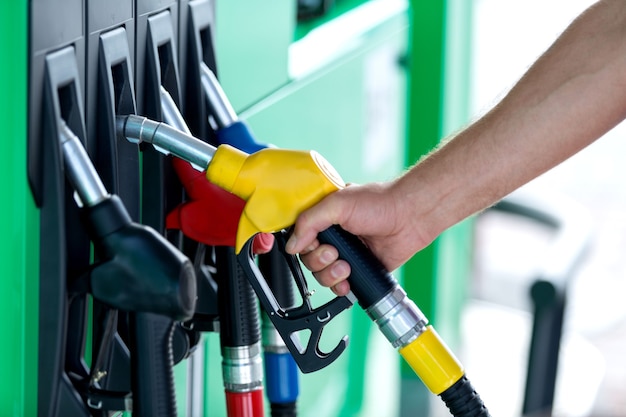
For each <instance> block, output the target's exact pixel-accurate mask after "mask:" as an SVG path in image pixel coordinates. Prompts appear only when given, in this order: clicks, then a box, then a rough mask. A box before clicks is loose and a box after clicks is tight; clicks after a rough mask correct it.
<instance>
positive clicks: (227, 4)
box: [215, 0, 296, 111]
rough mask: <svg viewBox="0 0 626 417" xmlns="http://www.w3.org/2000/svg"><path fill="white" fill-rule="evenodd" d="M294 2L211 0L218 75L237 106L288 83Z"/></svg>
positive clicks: (249, 102) (242, 106) (245, 105)
mask: <svg viewBox="0 0 626 417" xmlns="http://www.w3.org/2000/svg"><path fill="white" fill-rule="evenodd" d="M295 6H296V2H295V1H261V0H238V1H216V2H215V17H216V25H215V53H216V55H217V56H216V59H217V63H218V64H217V66H218V68H217V69H218V75H219V78H220V83H221V85H222V87H223V88H224V91H225V92H226V94H227V95H228V98H229V100H230V101H231V103H232V105H233V107H234V108H235V110H237V111H241V110H242V109H244V108H246V107H248V106H250V105H251V104H252V103H254V102H256V101H257V100H259V99H260V98H261V97H264V96H266V95H267V94H269V93H271V92H273V91H275V90H276V89H278V88H279V87H281V86H282V85H285V84H286V83H287V81H288V77H287V60H288V57H287V52H288V48H289V45H290V43H291V41H292V39H293V33H294V27H295V19H296V10H295Z"/></svg>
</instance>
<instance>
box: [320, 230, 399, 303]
mask: <svg viewBox="0 0 626 417" xmlns="http://www.w3.org/2000/svg"><path fill="white" fill-rule="evenodd" d="M318 240H319V241H320V243H328V244H330V245H332V246H334V247H335V248H337V251H338V252H339V258H340V259H343V260H345V261H347V262H348V263H349V264H350V268H351V270H352V273H351V274H350V277H349V278H348V282H350V288H351V289H352V292H353V293H354V295H355V296H356V299H357V300H358V302H359V305H360V306H361V307H362V308H363V309H365V310H367V309H368V308H370V307H371V306H372V305H374V304H376V303H377V302H378V301H380V300H381V299H382V298H383V297H384V296H385V295H386V294H387V293H389V292H390V291H391V290H392V289H393V288H394V287H395V286H397V285H398V283H397V281H396V279H395V278H394V277H393V275H391V274H390V273H389V272H388V271H387V270H386V269H385V267H384V266H383V265H382V263H381V262H380V261H379V260H378V259H377V258H376V257H375V256H374V255H373V254H372V253H371V252H370V251H369V249H367V247H366V246H365V245H364V244H363V242H361V240H360V239H359V238H358V237H357V236H355V235H353V234H351V233H348V232H346V231H345V230H343V229H342V228H341V227H339V226H331V227H329V228H328V229H326V230H324V231H323V232H321V233H320V234H319V235H318Z"/></svg>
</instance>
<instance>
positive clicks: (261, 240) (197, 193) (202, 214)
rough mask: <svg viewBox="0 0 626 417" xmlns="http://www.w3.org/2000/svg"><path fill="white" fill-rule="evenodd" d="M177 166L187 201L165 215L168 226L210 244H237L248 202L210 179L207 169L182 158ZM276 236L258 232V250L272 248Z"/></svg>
mask: <svg viewBox="0 0 626 417" xmlns="http://www.w3.org/2000/svg"><path fill="white" fill-rule="evenodd" d="M173 165H174V169H175V170H176V173H177V174H178V178H179V179H180V181H181V183H182V184H183V186H184V187H185V190H186V192H187V201H185V202H184V203H182V204H180V205H179V206H178V207H176V208H175V209H174V210H172V211H171V212H170V213H169V214H168V215H167V218H166V219H165V227H166V228H167V229H179V230H181V231H182V232H183V234H185V236H187V237H189V238H191V239H193V240H195V241H197V242H200V243H204V244H205V245H210V246H232V247H234V246H235V238H236V236H237V226H238V224H239V218H240V217H241V213H242V211H243V209H244V206H245V204H246V202H245V201H244V200H242V199H241V198H239V197H237V196H236V195H234V194H231V193H229V192H227V191H225V190H223V189H221V188H219V187H218V186H216V185H214V184H212V183H210V182H209V181H207V178H206V172H200V171H198V170H196V169H194V168H193V167H192V166H191V164H189V163H188V162H186V161H183V160H182V159H179V158H174V159H173ZM273 244H274V236H273V235H272V234H269V233H260V234H257V235H256V236H255V238H254V243H253V251H254V253H257V254H258V253H266V252H269V251H270V249H271V248H272V246H273Z"/></svg>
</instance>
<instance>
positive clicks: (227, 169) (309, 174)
mask: <svg viewBox="0 0 626 417" xmlns="http://www.w3.org/2000/svg"><path fill="white" fill-rule="evenodd" d="M206 175H207V179H208V180H209V181H210V182H212V183H214V184H215V185H217V186H219V187H221V188H223V189H225V190H226V191H229V192H231V193H233V194H235V195H237V196H238V197H240V198H241V199H243V200H245V201H246V205H245V207H244V210H243V213H242V215H241V218H240V220H239V227H238V229H237V238H236V243H235V249H236V252H237V253H239V252H240V251H241V249H242V247H243V245H244V244H245V243H246V241H248V239H250V238H251V237H252V236H254V235H255V234H256V233H261V232H263V233H272V232H276V231H279V230H282V229H284V228H286V227H288V226H291V225H293V224H294V223H295V221H296V218H297V217H298V215H299V214H300V213H301V212H302V211H304V210H306V209H307V208H309V207H311V206H313V205H314V204H315V203H317V202H319V201H320V200H321V199H322V198H324V197H325V196H326V195H328V194H330V193H332V192H334V191H337V190H338V189H340V188H343V187H344V186H345V184H344V182H343V180H342V179H341V177H340V176H339V174H338V173H337V171H335V169H334V168H333V167H332V166H331V165H330V164H329V163H328V162H327V161H326V160H325V159H324V158H323V157H322V156H321V155H320V154H318V153H317V152H315V151H297V150H289V149H275V148H266V149H262V150H260V151H258V152H255V153H253V154H251V155H248V154H246V153H245V152H242V151H240V150H238V149H236V148H234V147H232V146H229V145H221V146H219V147H218V148H217V151H216V152H215V155H214V156H213V160H212V161H211V163H210V164H209V166H208V168H207V174H206Z"/></svg>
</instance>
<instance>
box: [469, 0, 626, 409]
mask: <svg viewBox="0 0 626 417" xmlns="http://www.w3.org/2000/svg"><path fill="white" fill-rule="evenodd" d="M592 3H593V2H592V1H551V2H541V1H532V0H531V1H524V2H520V1H507V0H504V1H497V0H479V1H475V2H473V4H474V6H475V9H474V14H473V16H474V18H473V24H472V28H473V29H472V33H473V38H472V39H473V41H472V45H473V48H472V77H471V79H472V82H471V94H470V96H471V112H472V114H473V115H479V114H481V113H482V112H484V111H485V110H486V109H488V108H489V107H490V106H491V105H493V104H494V103H495V101H497V100H498V98H499V97H501V96H502V95H503V94H504V93H505V92H506V91H507V90H508V88H509V87H510V86H511V85H512V83H514V82H515V80H517V79H518V78H519V77H520V76H521V74H522V73H523V72H524V71H525V70H526V68H527V67H528V66H529V64H530V63H532V62H533V61H534V60H535V59H536V58H537V57H538V56H539V54H540V53H542V52H543V51H544V50H545V49H546V48H547V47H548V46H549V44H550V43H551V42H552V41H553V40H554V39H555V37H556V36H557V35H558V34H559V33H560V32H561V31H562V30H563V29H564V28H565V26H566V25H567V24H568V23H569V22H570V21H571V20H572V19H573V18H574V17H576V15H578V14H579V13H580V12H581V11H582V10H584V8H586V7H587V6H589V5H590V4H592ZM625 133H626V132H625V131H624V124H621V125H619V126H618V127H616V128H615V129H614V130H613V131H611V132H609V133H608V134H606V135H605V137H603V138H601V139H600V140H598V141H597V142H596V143H594V144H592V145H591V146H590V147H589V148H587V149H585V150H584V151H582V152H581V153H579V154H578V155H575V156H574V157H573V158H571V159H570V160H568V161H566V162H564V163H563V164H561V165H560V166H558V167H556V168H555V169H553V170H551V171H550V172H548V173H546V174H545V175H543V176H541V177H540V178H537V179H536V180H534V181H532V182H531V183H529V184H528V185H527V186H525V187H523V189H522V190H520V193H521V194H524V195H529V194H530V195H535V196H537V195H539V196H540V195H543V196H545V195H546V194H548V195H550V196H551V197H550V198H553V197H554V196H557V198H564V200H563V203H564V204H565V205H568V204H569V205H571V206H572V207H573V208H575V209H578V208H581V207H582V209H583V211H584V212H586V216H588V217H587V220H590V223H589V225H590V226H591V235H590V237H589V246H588V249H587V250H586V252H585V253H584V255H583V257H582V258H581V261H580V264H579V265H578V266H577V268H575V269H574V271H573V274H572V275H571V277H570V280H569V285H568V288H567V294H568V300H567V306H566V316H565V321H564V322H565V323H564V335H563V345H562V348H561V356H560V363H559V372H558V377H557V385H556V397H555V408H554V415H559V416H624V415H626V403H625V402H624V398H625V397H624V394H623V387H624V383H625V382H626V360H625V358H624V356H623V355H622V354H621V352H622V351H623V349H624V346H625V343H626V320H625V319H626V309H625V306H624V303H623V301H622V295H623V294H624V291H625V289H626V288H625V286H626V280H625V279H624V275H625V269H626V262H625V259H626V258H625V257H624V255H623V253H624V249H625V248H624V245H625V243H626V241H625V236H626V234H625V231H626V230H625V226H626V216H625V213H626V211H625V209H626V192H625V191H624V189H625V187H624V184H623V178H624V177H625V175H626V167H625V165H624V163H623V159H622V155H624V152H625V151H626V143H625V141H624V134H625ZM582 221H585V218H584V217H583V218H582ZM475 226H476V229H475V231H476V235H475V243H476V246H475V251H476V252H475V258H474V259H475V264H474V267H475V269H474V276H473V282H472V294H473V300H472V301H471V302H470V303H469V304H468V307H467V311H466V313H465V314H464V315H463V320H464V323H465V326H466V330H465V332H464V335H465V338H464V342H465V343H466V346H465V348H466V350H464V352H465V354H467V355H468V360H469V361H470V363H471V364H470V365H469V366H470V369H471V373H472V375H475V377H474V378H475V379H479V380H480V382H478V381H477V382H476V384H477V385H478V384H480V385H482V384H484V391H482V390H481V392H483V394H482V395H483V396H484V397H485V401H486V402H487V403H488V404H489V406H490V410H491V411H492V413H493V415H500V416H515V415H519V410H520V409H521V401H522V398H521V396H520V393H521V392H523V388H524V385H523V379H524V377H525V374H526V367H525V364H526V361H527V355H528V351H527V346H526V345H525V344H524V343H525V342H524V341H525V340H528V339H527V338H528V337H529V334H530V326H531V324H532V319H531V315H529V314H528V313H527V312H528V311H530V310H529V306H530V296H529V294H528V292H527V291H524V290H523V286H527V288H528V284H529V282H528V279H529V278H530V277H533V276H535V275H534V274H535V272H536V270H537V269H538V267H539V266H540V262H545V256H544V255H545V253H546V251H547V247H548V245H549V244H550V242H551V239H552V238H553V237H554V234H551V233H550V231H547V230H546V229H545V228H542V227H539V228H537V224H533V223H532V222H528V221H524V220H522V219H520V217H519V216H510V215H505V214H502V213H498V211H496V210H490V211H487V212H485V213H484V214H482V215H480V216H478V218H477V221H476V224H475ZM499 302H503V303H504V304H505V305H506V307H503V306H502V305H498V303H499ZM520 310H522V311H524V312H520ZM476 325H479V326H481V327H482V326H487V327H489V326H493V328H497V329H498V334H497V336H496V337H497V339H495V340H492V341H491V342H492V343H493V346H492V347H491V348H486V347H485V344H484V343H483V342H484V339H482V340H481V339H480V337H478V338H475V337H473V336H472V335H473V333H474V332H473V330H472V329H473V328H474V326H476ZM511 361H516V362H517V363H516V364H514V363H512V362H511ZM503 372H504V373H508V372H511V373H513V374H515V373H517V374H518V375H519V380H518V381H519V385H517V389H514V390H510V389H509V388H510V387H511V386H510V385H503V384H501V383H500V382H501V379H500V378H501V375H502V374H503Z"/></svg>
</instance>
